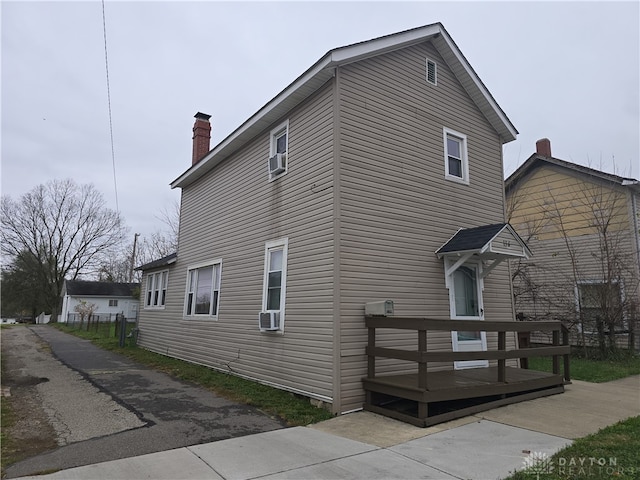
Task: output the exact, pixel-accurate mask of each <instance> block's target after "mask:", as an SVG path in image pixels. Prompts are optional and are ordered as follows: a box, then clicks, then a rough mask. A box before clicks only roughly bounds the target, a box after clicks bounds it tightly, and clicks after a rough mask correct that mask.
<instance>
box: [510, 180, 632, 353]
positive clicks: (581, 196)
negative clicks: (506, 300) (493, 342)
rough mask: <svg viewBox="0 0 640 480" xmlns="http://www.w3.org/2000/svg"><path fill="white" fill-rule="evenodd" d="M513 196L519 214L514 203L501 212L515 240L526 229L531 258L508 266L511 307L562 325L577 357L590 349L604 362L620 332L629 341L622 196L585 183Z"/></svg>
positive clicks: (628, 256) (628, 249)
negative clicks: (578, 349)
mask: <svg viewBox="0 0 640 480" xmlns="http://www.w3.org/2000/svg"><path fill="white" fill-rule="evenodd" d="M518 195H521V196H522V197H521V198H520V200H521V201H522V198H526V202H522V203H526V207H524V206H523V205H522V204H518V198H511V199H510V203H509V202H508V205H510V204H511V205H512V208H511V213H512V216H514V217H516V218H517V220H516V222H518V225H519V228H518V231H519V233H520V234H521V235H523V237H524V236H527V234H528V232H527V227H530V228H531V231H533V232H534V234H533V235H531V236H530V239H531V240H532V243H533V244H534V245H536V246H537V247H538V249H537V250H538V252H537V253H536V252H535V251H534V259H533V260H530V261H524V262H522V263H521V264H519V265H515V266H512V269H513V270H512V272H514V273H513V276H514V293H515V294H516V298H515V299H514V300H515V303H516V307H517V308H519V310H520V309H522V310H526V309H527V308H528V309H529V311H531V310H532V309H533V311H534V312H535V314H534V315H533V316H534V317H535V318H536V319H540V320H542V319H549V318H551V319H561V320H563V321H564V322H565V324H567V325H568V326H569V327H573V330H574V332H576V335H577V340H578V344H579V345H582V346H583V347H584V348H585V351H586V348H587V347H588V346H597V347H598V349H599V353H600V355H603V356H604V355H607V354H608V353H609V352H611V351H614V350H616V348H617V346H619V344H618V340H617V339H618V336H617V334H618V333H621V332H627V333H629V341H630V342H632V341H633V328H634V324H635V320H636V319H635V315H636V312H637V305H636V303H637V298H638V288H639V286H638V285H639V281H640V279H639V278H638V269H637V264H636V263H637V262H636V260H635V251H634V249H633V248H632V246H631V242H630V237H629V224H628V214H627V204H626V197H625V194H624V193H623V192H621V191H620V190H619V188H615V186H612V185H610V184H608V183H604V182H601V181H598V180H597V179H593V181H590V182H576V183H573V184H571V183H564V184H562V187H561V188H559V187H558V185H556V186H552V185H547V186H546V188H545V189H538V190H536V191H527V190H526V189H523V190H521V191H520V192H518ZM527 215H528V216H529V218H530V219H531V222H529V223H528V222H527ZM538 240H539V241H538ZM536 256H538V258H537V259H535V257H536ZM531 292H533V293H534V295H531ZM518 295H520V298H519V297H518ZM534 297H535V298H534ZM532 299H533V303H534V304H535V305H534V306H533V308H532V307H531V303H532ZM540 306H542V308H539V307H540ZM629 346H630V347H631V348H633V345H629Z"/></svg>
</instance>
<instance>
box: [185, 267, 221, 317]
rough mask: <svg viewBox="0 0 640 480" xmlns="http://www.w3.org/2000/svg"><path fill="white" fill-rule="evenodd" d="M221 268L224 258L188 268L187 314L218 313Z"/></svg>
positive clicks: (212, 315) (207, 314) (211, 315)
mask: <svg viewBox="0 0 640 480" xmlns="http://www.w3.org/2000/svg"><path fill="white" fill-rule="evenodd" d="M221 270H222V260H216V261H214V262H211V263H209V264H206V265H202V266H199V265H197V266H193V267H189V268H188V270H187V293H186V296H185V315H186V316H200V315H202V316H210V317H215V316H217V315H218V303H219V298H220V277H221Z"/></svg>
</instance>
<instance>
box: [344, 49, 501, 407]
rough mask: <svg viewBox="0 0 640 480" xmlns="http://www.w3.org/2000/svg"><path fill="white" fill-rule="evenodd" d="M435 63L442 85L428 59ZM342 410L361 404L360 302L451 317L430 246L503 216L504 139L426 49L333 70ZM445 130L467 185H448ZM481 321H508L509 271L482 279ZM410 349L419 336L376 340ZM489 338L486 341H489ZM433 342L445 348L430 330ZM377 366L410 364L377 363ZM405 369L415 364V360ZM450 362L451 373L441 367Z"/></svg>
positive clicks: (447, 340) (444, 338)
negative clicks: (463, 139) (452, 134)
mask: <svg viewBox="0 0 640 480" xmlns="http://www.w3.org/2000/svg"><path fill="white" fill-rule="evenodd" d="M427 57H428V58H430V59H432V60H435V61H436V62H437V63H438V85H437V86H434V85H431V84H429V83H427V82H426V80H425V59H426V58H427ZM340 80H341V83H340V86H341V90H340V118H341V130H340V132H341V138H340V141H341V144H340V148H341V172H340V175H341V238H340V258H341V265H340V268H341V270H340V282H341V285H340V288H341V322H342V323H341V325H342V329H341V347H340V348H341V353H342V367H341V368H342V392H343V393H342V400H343V404H342V410H343V411H347V410H350V409H354V408H358V407H360V406H361V405H362V401H363V391H362V384H361V378H362V377H363V376H365V374H366V357H365V356H364V355H363V353H364V348H365V345H366V335H367V333H366V329H365V328H364V318H363V315H364V303H365V302H368V301H375V300H380V299H391V300H393V301H394V303H395V313H396V315H407V316H429V317H435V318H449V295H448V290H447V289H446V287H445V279H444V271H443V261H442V260H438V259H437V257H436V255H435V251H436V250H437V249H438V248H439V247H440V246H441V245H442V244H443V243H444V242H445V241H446V240H448V239H449V238H450V237H451V236H452V235H453V234H454V233H455V232H456V230H457V229H458V228H460V227H473V226H479V225H483V224H489V223H498V222H502V221H504V214H503V191H502V156H501V143H500V139H499V138H498V135H497V133H496V132H495V131H494V130H493V129H492V128H491V127H490V125H489V123H488V122H487V121H486V119H485V118H484V117H483V116H482V114H481V113H480V111H479V110H478V109H477V107H476V106H475V105H474V104H473V103H472V101H471V100H470V99H469V97H468V96H467V94H466V92H465V91H464V90H463V88H462V87H461V85H460V84H459V83H458V82H457V80H456V79H455V78H454V76H453V74H452V73H451V72H450V70H449V69H448V67H447V65H446V64H445V63H444V62H443V61H442V59H441V58H440V57H439V55H438V53H437V52H436V50H435V49H433V48H432V47H431V46H430V44H423V45H418V46H415V47H411V48H407V49H403V50H400V51H397V52H394V53H390V54H387V55H383V56H379V57H375V58H373V59H370V60H366V61H361V62H358V63H354V64H352V65H348V66H345V67H342V68H341V69H340ZM443 127H447V128H450V129H453V130H456V131H458V132H460V133H463V134H465V135H467V142H468V158H469V185H461V184H459V183H455V182H451V181H447V180H445V178H444V176H445V170H444V145H443ZM484 304H485V318H487V319H491V320H511V319H513V311H512V303H511V296H510V284H509V276H508V270H507V268H506V267H505V266H500V267H498V268H497V269H496V270H495V271H494V272H492V274H491V275H490V276H489V277H488V278H487V279H486V280H485V290H484ZM379 342H380V344H381V345H384V344H388V345H393V346H394V347H395V348H413V349H415V348H416V347H417V334H406V333H395V332H394V333H390V334H388V335H386V336H385V335H381V336H380V340H379ZM491 342H493V339H490V340H489V343H491ZM429 349H442V350H450V349H451V336H450V334H449V333H436V332H433V333H432V334H431V335H430V336H429ZM380 366H381V368H380V371H381V372H384V371H387V372H394V371H402V370H403V369H406V368H408V367H407V364H404V363H396V362H391V361H381V362H380ZM409 368H413V365H411V366H410V367H409ZM447 368H450V367H449V366H447Z"/></svg>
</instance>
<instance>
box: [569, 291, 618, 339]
mask: <svg viewBox="0 0 640 480" xmlns="http://www.w3.org/2000/svg"><path fill="white" fill-rule="evenodd" d="M576 294H577V296H578V298H577V299H576V300H579V301H578V305H577V306H578V310H579V312H580V317H581V321H582V325H581V329H582V331H584V332H597V331H598V328H599V327H600V328H601V329H602V331H604V332H609V330H610V326H611V325H613V327H614V331H616V330H617V331H623V330H624V329H625V328H627V326H626V322H625V319H624V314H623V303H624V302H623V299H622V295H623V293H622V288H621V285H620V283H618V282H611V283H606V282H597V281H594V282H584V283H579V284H578V285H577V288H576Z"/></svg>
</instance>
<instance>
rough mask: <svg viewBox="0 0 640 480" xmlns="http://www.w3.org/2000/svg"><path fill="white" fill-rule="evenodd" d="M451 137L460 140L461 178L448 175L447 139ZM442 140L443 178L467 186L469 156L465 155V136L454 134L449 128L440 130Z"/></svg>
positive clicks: (458, 133)
mask: <svg viewBox="0 0 640 480" xmlns="http://www.w3.org/2000/svg"><path fill="white" fill-rule="evenodd" d="M449 135H451V136H452V137H456V138H457V139H459V140H461V142H462V145H461V147H462V148H461V152H460V153H461V155H462V158H461V160H462V177H458V176H456V175H451V174H449V152H448V151H447V137H448V136H449ZM442 139H443V147H444V178H446V179H447V180H451V181H452V182H457V183H462V184H464V185H469V156H468V154H467V136H466V135H465V134H464V133H460V132H456V131H455V130H451V129H450V128H447V127H443V128H442Z"/></svg>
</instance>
